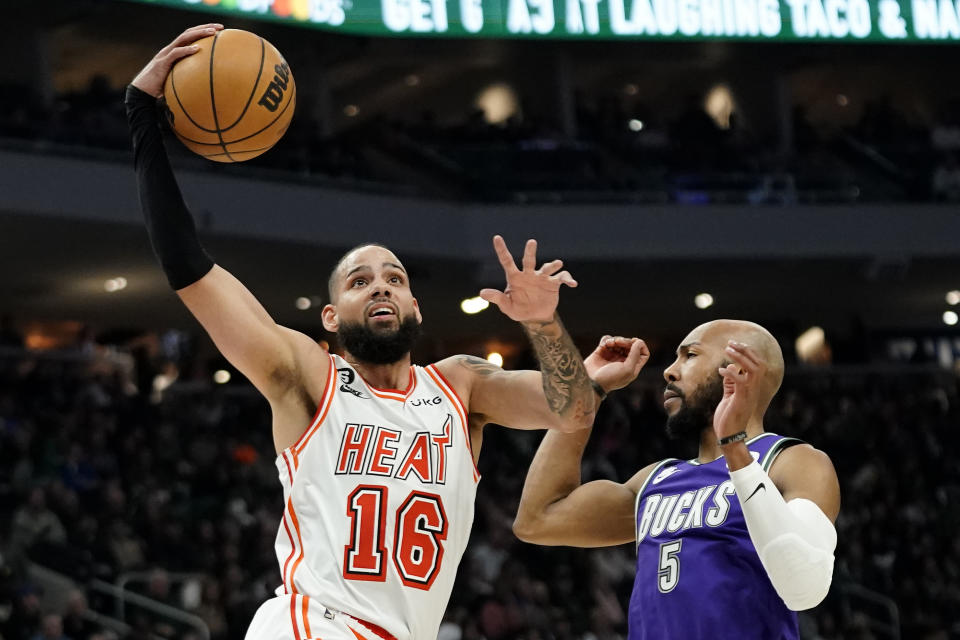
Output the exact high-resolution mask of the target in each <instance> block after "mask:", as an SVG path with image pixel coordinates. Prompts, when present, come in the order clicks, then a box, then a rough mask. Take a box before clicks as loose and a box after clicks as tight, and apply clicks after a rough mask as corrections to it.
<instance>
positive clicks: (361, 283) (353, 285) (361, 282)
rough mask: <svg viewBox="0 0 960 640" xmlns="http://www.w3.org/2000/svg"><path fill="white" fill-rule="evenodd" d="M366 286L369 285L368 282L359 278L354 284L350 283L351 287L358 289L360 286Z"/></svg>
mask: <svg viewBox="0 0 960 640" xmlns="http://www.w3.org/2000/svg"><path fill="white" fill-rule="evenodd" d="M364 284H367V280H366V279H365V278H357V279H356V280H354V281H353V282H351V283H350V286H351V287H358V286H361V285H364Z"/></svg>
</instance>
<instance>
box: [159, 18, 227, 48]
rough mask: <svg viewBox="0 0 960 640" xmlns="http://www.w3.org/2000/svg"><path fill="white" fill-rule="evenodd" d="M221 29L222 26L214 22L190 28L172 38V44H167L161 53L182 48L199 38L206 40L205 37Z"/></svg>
mask: <svg viewBox="0 0 960 640" xmlns="http://www.w3.org/2000/svg"><path fill="white" fill-rule="evenodd" d="M221 29H223V25H222V24H219V23H215V22H210V23H208V24H200V25H197V26H195V27H190V28H189V29H187V30H186V31H184V32H183V33H181V34H180V35H179V36H177V37H176V38H174V40H173V42H171V43H170V44H168V45H167V46H166V47H164V48H163V49H161V51H160V52H161V53H169V52H170V50H172V49H176V48H177V47H182V46H183V45H185V44H190V43H192V42H194V41H196V40H199V39H200V38H206V37H207V36H212V35H214V34H215V33H216V32H217V31H220V30H221Z"/></svg>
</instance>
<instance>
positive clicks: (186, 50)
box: [165, 44, 200, 66]
mask: <svg viewBox="0 0 960 640" xmlns="http://www.w3.org/2000/svg"><path fill="white" fill-rule="evenodd" d="M199 50H200V47H198V46H197V45H195V44H188V45H186V46H183V47H177V48H176V49H172V50H171V51H170V52H169V53H168V54H167V56H166V59H165V60H166V62H167V64H169V65H171V66H173V63H175V62H176V61H177V60H179V59H180V58H186V57H187V56H190V55H193V54H195V53H196V52H197V51H199Z"/></svg>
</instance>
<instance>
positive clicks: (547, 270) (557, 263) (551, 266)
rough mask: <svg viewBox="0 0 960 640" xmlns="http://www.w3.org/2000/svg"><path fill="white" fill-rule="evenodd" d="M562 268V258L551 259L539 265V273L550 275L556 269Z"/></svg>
mask: <svg viewBox="0 0 960 640" xmlns="http://www.w3.org/2000/svg"><path fill="white" fill-rule="evenodd" d="M562 268H563V260H551V261H550V262H548V263H546V264H544V265H543V266H542V267H540V273H542V274H545V275H548V276H552V275H553V274H555V273H556V272H557V271H560V269H562Z"/></svg>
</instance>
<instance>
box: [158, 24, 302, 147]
mask: <svg viewBox="0 0 960 640" xmlns="http://www.w3.org/2000/svg"><path fill="white" fill-rule="evenodd" d="M195 44H196V45H197V46H199V47H200V49H199V50H198V51H197V52H196V53H194V54H193V55H190V56H187V57H186V58H182V59H181V60H180V61H179V62H177V63H176V64H175V65H173V69H172V70H171V71H170V75H169V76H167V81H166V84H165V85H164V89H163V96H164V99H165V101H166V104H167V119H168V120H169V122H170V126H171V127H172V128H173V131H174V133H176V134H177V137H178V138H180V141H181V142H182V143H183V144H185V145H187V148H189V149H190V150H191V151H193V152H195V153H198V154H200V155H201V156H203V157H204V158H208V159H210V160H214V161H216V162H243V161H244V160H249V159H250V158H255V157H257V156H258V155H260V154H261V153H263V152H264V151H267V150H268V149H270V148H271V147H272V146H273V145H275V144H276V143H277V141H278V140H280V138H281V137H282V136H283V134H284V132H285V131H286V130H287V127H288V126H290V119H291V118H292V117H293V110H294V108H295V106H296V97H297V88H296V85H295V84H294V82H293V74H292V73H291V72H290V66H289V65H288V64H287V62H286V61H285V60H284V59H283V56H282V55H280V52H279V51H277V49H276V48H275V47H274V46H273V45H272V44H270V43H269V42H267V41H266V40H264V39H263V38H261V37H260V36H258V35H256V34H254V33H250V32H249V31H241V30H239V29H224V30H223V31H220V32H219V33H217V34H216V35H213V36H210V37H207V38H203V39H202V40H197V41H196V43H195Z"/></svg>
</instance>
